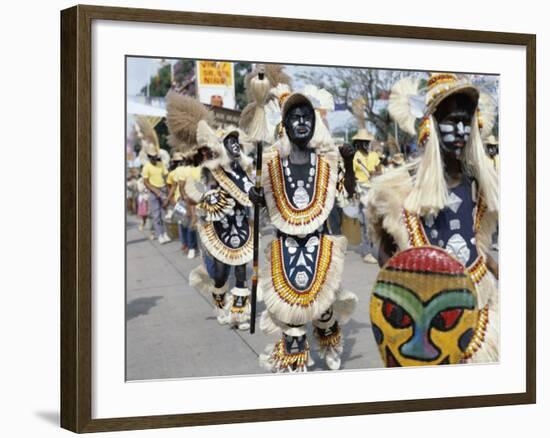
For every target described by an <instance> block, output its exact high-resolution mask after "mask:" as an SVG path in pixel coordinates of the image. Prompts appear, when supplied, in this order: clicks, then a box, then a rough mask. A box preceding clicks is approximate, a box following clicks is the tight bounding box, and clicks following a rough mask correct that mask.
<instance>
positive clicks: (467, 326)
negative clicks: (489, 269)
mask: <svg viewBox="0 0 550 438" xmlns="http://www.w3.org/2000/svg"><path fill="white" fill-rule="evenodd" d="M370 315H371V321H372V329H373V334H374V338H375V340H376V343H377V344H378V348H379V351H380V355H381V356H382V360H383V361H384V364H385V365H386V366H387V367H401V366H419V365H447V364H457V363H461V362H463V361H464V359H465V358H466V357H467V353H468V351H469V347H470V344H471V342H472V339H474V338H475V337H476V333H477V332H478V330H479V329H478V325H479V318H480V311H479V310H478V309H477V292H476V289H475V286H474V284H473V282H472V280H471V278H470V277H469V275H468V274H467V272H466V271H465V269H464V266H463V265H462V264H461V263H460V262H458V261H457V260H455V259H454V258H452V257H451V256H450V255H449V254H447V253H446V252H445V251H444V250H442V249H441V248H435V247H429V246H426V247H417V248H410V249H408V250H405V251H402V252H400V253H398V254H396V255H395V256H393V257H392V258H391V259H390V260H389V261H388V263H387V264H386V265H385V266H384V268H383V269H382V270H381V271H380V273H379V275H378V278H377V282H376V284H375V286H374V289H373V294H372V298H371V304H370ZM478 336H479V335H478Z"/></svg>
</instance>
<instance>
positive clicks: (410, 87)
mask: <svg viewBox="0 0 550 438" xmlns="http://www.w3.org/2000/svg"><path fill="white" fill-rule="evenodd" d="M419 82H420V81H419V80H418V78H413V77H410V76H407V77H405V78H403V79H401V80H399V81H397V82H396V83H395V85H394V86H393V87H392V89H391V94H390V98H389V103H388V111H389V113H390V116H391V118H392V119H393V120H395V122H396V123H397V124H398V125H399V127H400V128H401V129H402V130H403V131H405V132H407V133H409V134H411V135H416V128H415V123H416V119H417V118H418V117H419V115H418V113H417V112H415V111H414V109H413V101H412V98H414V97H416V96H417V94H418V86H419Z"/></svg>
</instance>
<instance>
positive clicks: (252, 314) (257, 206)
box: [250, 75, 263, 335]
mask: <svg viewBox="0 0 550 438" xmlns="http://www.w3.org/2000/svg"><path fill="white" fill-rule="evenodd" d="M262 76H263V75H262ZM260 79H263V77H260ZM262 149H263V144H262V142H261V141H258V142H256V192H259V191H260V189H261V188H262V153H263V151H262ZM260 210H261V206H260V204H259V203H256V204H255V205H254V228H253V233H254V240H253V242H254V255H253V258H252V269H253V274H252V292H251V296H250V334H252V335H253V334H254V331H255V330H256V297H257V294H258V275H259V267H258V258H259V257H258V253H259V249H260Z"/></svg>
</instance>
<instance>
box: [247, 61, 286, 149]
mask: <svg viewBox="0 0 550 438" xmlns="http://www.w3.org/2000/svg"><path fill="white" fill-rule="evenodd" d="M260 73H263V75H264V76H263V78H262V79H260V77H259V74H260ZM281 84H284V85H285V86H287V87H288V88H290V87H289V84H290V77H289V76H288V75H287V74H286V73H284V72H283V66H281V65H274V64H268V65H263V64H260V65H258V67H257V68H256V69H255V70H254V71H253V72H251V73H249V74H248V75H247V76H246V78H245V87H246V95H247V97H248V100H249V101H250V103H249V104H248V105H247V106H246V107H245V109H244V110H243V112H242V114H241V119H240V121H239V126H240V127H241V129H243V130H244V131H246V133H247V134H248V136H249V137H250V139H251V140H253V141H265V142H271V141H273V139H274V135H275V125H274V124H273V123H272V121H271V118H270V117H268V116H267V113H266V105H268V103H269V102H270V101H271V97H273V96H271V95H270V90H271V89H272V88H274V87H277V86H278V85H281Z"/></svg>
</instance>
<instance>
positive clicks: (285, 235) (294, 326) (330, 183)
mask: <svg viewBox="0 0 550 438" xmlns="http://www.w3.org/2000/svg"><path fill="white" fill-rule="evenodd" d="M307 90H308V92H309V93H312V94H314V93H317V96H319V93H320V94H321V97H320V98H319V97H318V98H317V99H316V98H315V97H314V96H312V95H307V96H306V95H305V93H304V94H298V93H294V94H291V93H289V91H288V90H287V89H285V88H284V87H279V88H278V89H276V90H273V91H272V92H273V94H274V95H275V96H276V97H277V98H278V99H279V102H282V110H281V114H282V116H281V118H284V116H285V111H287V110H288V108H289V107H290V104H289V103H288V102H291V101H294V102H306V103H307V104H309V105H311V103H310V102H312V101H313V102H316V103H317V104H319V102H323V99H326V98H327V95H328V93H327V92H326V91H324V90H317V89H316V88H314V87H309V88H308V89H307ZM281 97H282V98H281ZM328 97H330V95H328ZM285 98H286V99H285ZM325 101H326V100H325ZM312 106H313V105H312ZM314 108H318V106H317V107H314ZM314 113H315V117H316V123H315V129H314V134H313V136H312V138H311V140H310V141H309V143H308V144H307V146H306V147H305V153H304V156H305V157H306V159H305V160H304V162H303V163H300V164H296V163H293V162H292V160H291V153H290V152H291V148H293V147H296V146H294V145H293V144H292V143H291V142H290V140H289V138H288V136H287V134H286V131H285V130H284V129H282V128H281V129H280V130H279V139H278V140H277V141H276V142H275V144H273V146H272V147H270V148H269V149H268V150H267V151H266V152H264V154H263V168H262V187H263V189H264V194H265V203H266V207H267V213H268V216H269V219H270V221H271V223H272V225H273V226H274V227H275V236H274V238H273V240H272V241H271V242H270V244H269V245H268V247H267V248H266V259H267V265H266V266H265V268H264V269H263V271H262V272H261V275H260V280H259V287H260V289H261V291H262V294H263V301H264V303H265V306H266V310H265V311H264V312H263V314H262V316H261V320H260V327H261V329H262V330H263V331H264V332H265V333H267V334H273V333H281V332H282V338H280V340H279V341H278V342H277V343H276V344H275V345H274V346H268V347H267V349H266V352H265V354H263V355H261V356H260V362H261V364H262V365H263V366H264V367H265V368H267V369H268V370H270V371H274V372H285V371H288V372H295V371H307V367H308V366H310V365H311V364H312V360H311V356H310V345H309V340H308V339H307V336H306V332H307V324H308V323H310V322H312V323H313V332H314V335H315V337H316V339H317V341H318V344H319V352H320V356H321V358H324V359H325V362H326V364H327V366H328V368H329V369H338V368H339V367H340V355H341V353H342V348H343V347H342V345H343V343H342V332H341V324H342V323H344V322H346V321H347V319H349V317H350V315H351V313H352V312H353V309H354V308H355V303H356V300H357V298H356V296H355V295H354V294H352V293H350V292H347V291H343V290H342V289H341V286H340V282H341V276H342V271H343V266H344V256H345V250H346V245H347V241H346V238H345V237H343V236H334V235H329V234H328V231H327V226H326V222H327V218H328V215H329V213H330V211H331V210H332V208H333V206H334V203H335V200H336V198H337V195H338V190H339V189H343V187H342V184H339V182H340V181H341V174H340V172H341V168H340V167H339V156H340V155H339V151H338V148H337V147H336V146H335V145H334V143H333V141H332V138H331V137H330V134H329V132H328V130H327V128H326V127H325V125H324V122H323V121H322V119H321V117H320V115H319V112H318V111H317V109H316V110H315V111H314Z"/></svg>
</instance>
